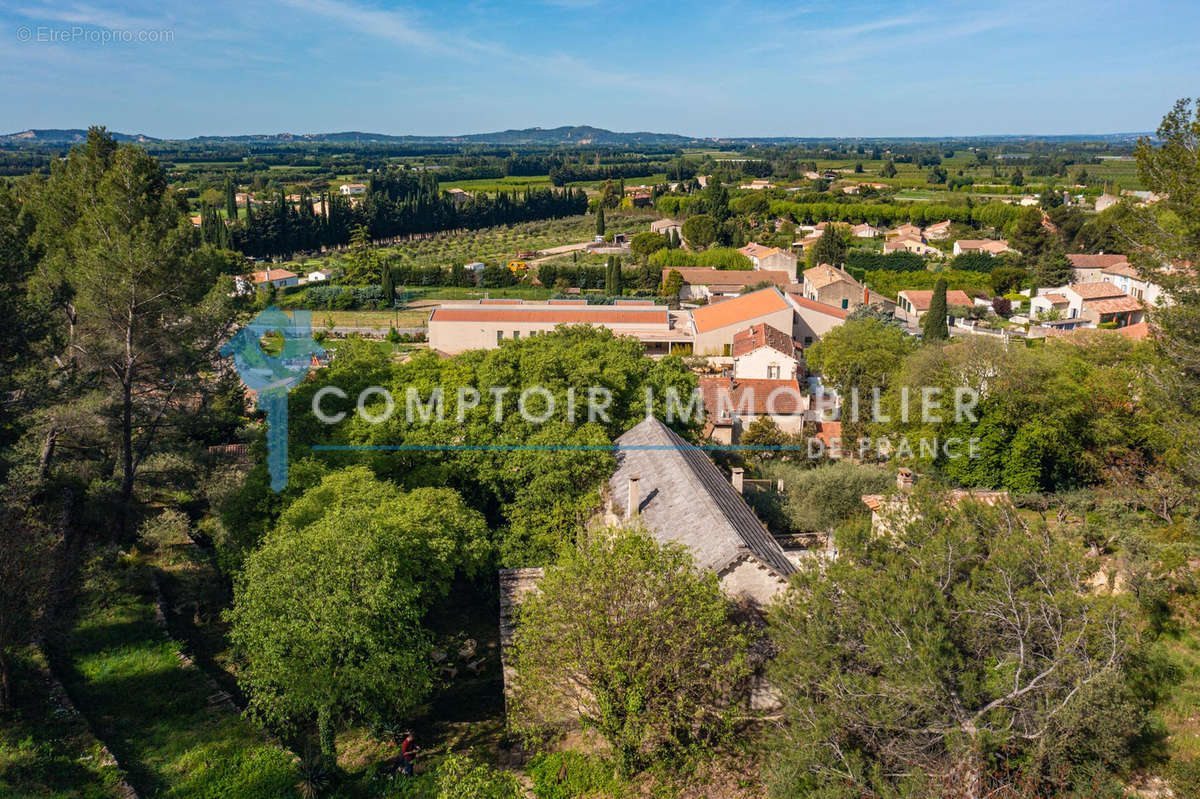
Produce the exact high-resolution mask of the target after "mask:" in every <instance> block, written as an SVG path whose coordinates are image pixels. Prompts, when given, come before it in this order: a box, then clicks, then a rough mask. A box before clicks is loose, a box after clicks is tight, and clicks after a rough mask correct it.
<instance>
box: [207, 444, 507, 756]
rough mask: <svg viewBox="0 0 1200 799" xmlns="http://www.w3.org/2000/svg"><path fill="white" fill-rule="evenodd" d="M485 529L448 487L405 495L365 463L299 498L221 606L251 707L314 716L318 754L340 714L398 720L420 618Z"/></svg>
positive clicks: (473, 558) (418, 657)
mask: <svg viewBox="0 0 1200 799" xmlns="http://www.w3.org/2000/svg"><path fill="white" fill-rule="evenodd" d="M488 551H489V550H488V545H487V538H486V525H485V523H484V521H483V518H482V517H481V516H480V515H479V514H478V513H476V512H475V511H472V510H470V509H469V508H467V507H466V506H465V505H464V504H463V502H462V500H461V499H460V498H459V497H458V495H457V494H455V493H454V492H453V491H450V490H447V489H437V488H423V489H417V490H415V491H411V492H407V493H406V492H403V491H401V490H400V489H398V488H396V487H395V486H394V485H391V484H388V483H385V482H381V481H378V480H376V479H375V478H374V477H373V476H372V475H371V473H370V472H369V471H368V470H367V469H365V468H364V467H351V468H348V469H344V470H342V471H340V472H334V473H332V474H330V475H328V476H326V477H325V479H324V480H322V481H321V483H320V484H319V485H317V486H315V487H314V488H312V489H310V490H309V491H307V492H305V493H304V494H303V495H302V496H301V497H300V498H299V499H298V500H296V501H295V502H294V503H293V504H292V505H291V506H289V507H288V509H287V510H286V511H285V512H284V513H283V515H282V516H281V517H280V520H279V524H278V527H277V528H276V530H275V531H274V532H273V533H272V534H270V535H269V536H268V537H267V539H266V540H265V541H264V542H263V545H262V546H261V547H260V548H259V549H257V550H256V551H254V552H253V553H252V554H251V555H250V557H249V558H248V559H247V560H246V564H245V569H244V571H243V572H242V574H241V576H240V578H239V580H238V583H237V586H236V590H235V596H234V606H233V608H232V610H230V611H229V620H230V621H231V622H232V628H231V633H230V637H231V640H232V641H233V644H234V647H235V649H236V651H237V652H238V654H239V657H240V658H241V659H242V661H243V662H244V663H245V667H244V669H243V671H242V680H243V684H244V685H245V686H246V688H247V689H248V693H249V695H250V706H251V709H252V711H253V712H254V713H255V715H257V716H258V717H259V718H261V719H262V720H264V721H265V722H267V723H269V724H272V725H277V726H283V727H287V726H291V725H295V724H296V723H300V722H306V721H309V720H315V721H316V723H317V727H318V733H319V737H320V742H321V750H322V752H323V753H324V754H325V755H326V756H327V757H329V758H332V757H333V756H334V755H335V752H334V743H333V742H334V734H335V732H336V730H337V727H338V726H339V725H340V724H341V723H342V722H343V721H345V720H346V719H348V718H361V719H371V718H375V717H378V715H379V714H382V713H386V712H389V711H390V712H392V713H395V714H397V715H403V713H404V712H405V711H407V710H409V709H411V708H413V707H415V705H416V704H417V703H418V702H420V701H421V700H422V699H423V698H424V697H425V696H426V694H427V693H428V691H429V688H430V685H431V679H430V672H429V670H430V660H429V650H430V636H429V634H428V632H427V631H426V630H425V629H424V628H423V627H422V626H421V621H422V619H423V617H424V614H425V611H426V610H427V609H428V608H429V606H430V604H431V603H432V602H433V601H434V600H435V599H436V598H438V597H440V596H444V595H445V593H446V592H447V591H448V589H449V583H450V580H451V578H452V577H453V576H454V575H455V574H456V573H459V572H461V573H464V574H466V575H467V576H470V575H472V574H474V573H475V572H476V571H477V570H478V569H479V568H480V566H481V565H482V563H483V562H484V561H485V560H486V558H487V553H488Z"/></svg>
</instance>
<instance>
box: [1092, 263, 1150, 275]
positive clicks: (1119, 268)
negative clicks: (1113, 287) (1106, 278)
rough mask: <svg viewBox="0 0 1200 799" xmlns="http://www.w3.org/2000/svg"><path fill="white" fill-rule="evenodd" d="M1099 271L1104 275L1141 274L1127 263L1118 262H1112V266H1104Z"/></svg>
mask: <svg viewBox="0 0 1200 799" xmlns="http://www.w3.org/2000/svg"><path fill="white" fill-rule="evenodd" d="M1100 271H1101V272H1103V273H1104V274H1106V275H1120V276H1121V277H1132V278H1141V275H1140V274H1138V270H1136V269H1134V268H1133V267H1132V266H1130V265H1129V264H1127V263H1119V264H1113V265H1112V266H1106V267H1104V268H1103V269H1102V270H1100Z"/></svg>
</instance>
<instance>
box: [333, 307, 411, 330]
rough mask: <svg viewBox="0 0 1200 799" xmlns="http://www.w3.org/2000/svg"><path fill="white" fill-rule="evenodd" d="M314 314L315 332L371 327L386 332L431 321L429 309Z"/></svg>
mask: <svg viewBox="0 0 1200 799" xmlns="http://www.w3.org/2000/svg"><path fill="white" fill-rule="evenodd" d="M312 314H313V315H312V324H313V330H324V329H326V328H328V327H369V328H372V329H375V330H383V331H385V332H386V331H387V329H388V328H389V327H425V323H426V321H428V319H429V309H428V308H411V309H407V310H403V311H313V312H312ZM331 323H332V324H331Z"/></svg>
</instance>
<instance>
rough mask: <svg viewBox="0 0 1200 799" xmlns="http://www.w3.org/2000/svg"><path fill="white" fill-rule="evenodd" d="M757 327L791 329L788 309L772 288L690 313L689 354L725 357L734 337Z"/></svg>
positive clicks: (716, 303)
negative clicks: (692, 337)
mask: <svg viewBox="0 0 1200 799" xmlns="http://www.w3.org/2000/svg"><path fill="white" fill-rule="evenodd" d="M759 323H765V324H768V325H770V326H771V327H774V328H776V329H778V330H791V329H792V306H791V305H790V304H789V303H788V301H787V300H786V299H784V296H783V294H782V293H781V292H780V291H779V289H777V288H775V287H773V286H772V287H771V288H766V289H760V290H758V291H753V292H750V293H749V294H742V295H741V296H739V297H733V298H731V299H727V300H720V301H718V302H714V303H710V304H709V305H705V306H702V307H700V308H697V309H695V310H694V311H692V328H693V330H694V331H695V344H694V346H693V352H695V354H697V355H724V356H729V355H730V354H731V353H732V351H733V337H734V335H735V334H737V333H739V332H741V331H742V330H745V329H746V328H748V327H751V326H753V325H755V324H759Z"/></svg>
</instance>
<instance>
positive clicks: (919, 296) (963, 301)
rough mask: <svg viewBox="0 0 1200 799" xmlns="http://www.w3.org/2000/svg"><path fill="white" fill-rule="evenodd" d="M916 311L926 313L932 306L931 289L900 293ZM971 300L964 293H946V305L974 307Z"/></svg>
mask: <svg viewBox="0 0 1200 799" xmlns="http://www.w3.org/2000/svg"><path fill="white" fill-rule="evenodd" d="M900 293H901V294H903V295H904V296H905V297H906V298H907V299H908V301H909V302H911V303H912V305H913V308H915V309H916V310H917V311H928V310H929V306H930V305H932V304H933V289H905V290H904V291H902V292H900ZM974 303H975V301H974V300H972V299H971V298H970V297H969V296H967V293H966V292H965V291H960V290H959V289H952V290H950V291H947V292H946V305H947V306H949V305H974Z"/></svg>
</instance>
